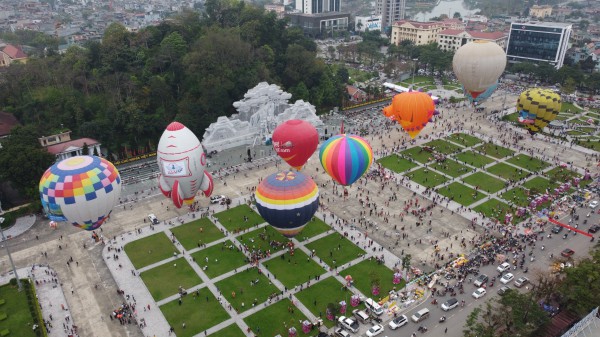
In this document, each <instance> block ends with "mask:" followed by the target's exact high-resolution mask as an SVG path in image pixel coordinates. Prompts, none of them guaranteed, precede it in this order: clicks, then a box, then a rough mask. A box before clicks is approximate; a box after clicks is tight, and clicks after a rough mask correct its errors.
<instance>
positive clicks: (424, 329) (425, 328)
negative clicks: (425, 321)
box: [417, 325, 427, 332]
mask: <svg viewBox="0 0 600 337" xmlns="http://www.w3.org/2000/svg"><path fill="white" fill-rule="evenodd" d="M417 331H419V332H426V331H427V327H425V326H422V325H421V326H420V327H419V328H418V329H417Z"/></svg>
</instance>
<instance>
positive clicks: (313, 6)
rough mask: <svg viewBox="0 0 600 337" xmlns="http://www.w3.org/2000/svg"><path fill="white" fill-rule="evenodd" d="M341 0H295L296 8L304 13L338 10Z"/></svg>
mask: <svg viewBox="0 0 600 337" xmlns="http://www.w3.org/2000/svg"><path fill="white" fill-rule="evenodd" d="M341 2H342V0H296V10H297V11H300V12H302V13H304V14H318V13H327V12H339V11H340V10H341Z"/></svg>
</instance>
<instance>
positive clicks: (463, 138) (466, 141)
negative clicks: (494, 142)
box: [446, 133, 483, 147]
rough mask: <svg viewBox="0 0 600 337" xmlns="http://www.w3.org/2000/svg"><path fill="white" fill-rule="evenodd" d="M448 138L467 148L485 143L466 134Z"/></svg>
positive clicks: (456, 134)
mask: <svg viewBox="0 0 600 337" xmlns="http://www.w3.org/2000/svg"><path fill="white" fill-rule="evenodd" d="M446 138H447V139H448V140H450V141H452V142H454V143H457V144H460V145H462V146H465V147H471V146H473V145H477V144H479V143H481V142H483V141H482V140H481V139H479V138H477V137H475V136H471V135H468V134H466V133H454V134H451V135H450V136H448V137H446Z"/></svg>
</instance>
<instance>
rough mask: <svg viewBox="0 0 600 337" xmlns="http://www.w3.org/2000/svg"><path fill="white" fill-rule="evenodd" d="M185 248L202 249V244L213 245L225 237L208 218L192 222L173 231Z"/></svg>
mask: <svg viewBox="0 0 600 337" xmlns="http://www.w3.org/2000/svg"><path fill="white" fill-rule="evenodd" d="M171 233H173V234H174V235H175V237H176V238H177V240H178V241H179V242H180V243H181V245H182V246H183V248H185V249H186V250H190V249H193V248H196V247H200V244H206V243H211V242H213V241H216V240H218V239H220V238H223V237H225V235H223V233H222V232H221V231H220V230H219V228H218V227H217V226H215V225H214V224H213V223H212V222H211V221H210V220H209V219H208V218H202V219H198V220H194V221H192V222H189V223H186V224H183V225H181V226H177V227H175V228H172V229H171Z"/></svg>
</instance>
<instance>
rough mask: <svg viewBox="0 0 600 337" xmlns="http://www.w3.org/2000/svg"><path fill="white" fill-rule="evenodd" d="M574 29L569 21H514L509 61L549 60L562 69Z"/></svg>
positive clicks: (509, 43) (509, 42) (507, 52)
mask: <svg viewBox="0 0 600 337" xmlns="http://www.w3.org/2000/svg"><path fill="white" fill-rule="evenodd" d="M572 30H573V25H572V24H569V23H558V22H539V21H531V22H513V23H511V25H510V33H509V35H508V44H507V47H506V56H507V57H508V62H511V63H515V62H525V61H528V62H534V63H539V62H547V63H550V64H552V65H553V66H554V67H555V68H556V69H560V67H562V65H563V62H564V60H565V54H566V53H567V49H569V38H570V36H571V32H572Z"/></svg>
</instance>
